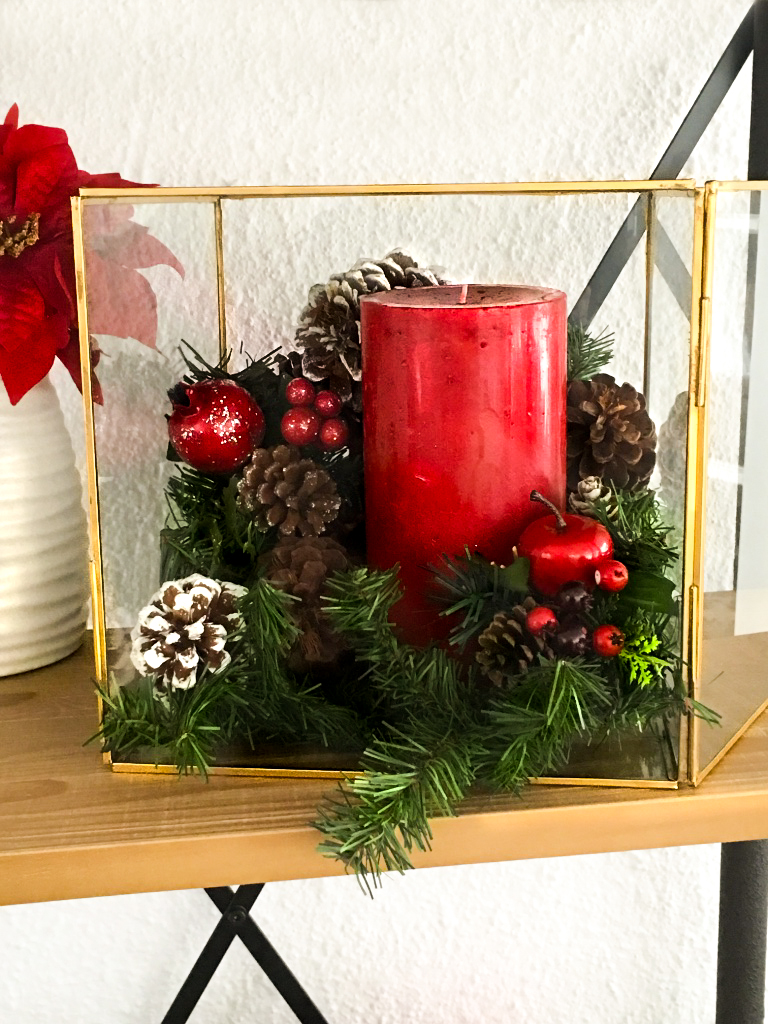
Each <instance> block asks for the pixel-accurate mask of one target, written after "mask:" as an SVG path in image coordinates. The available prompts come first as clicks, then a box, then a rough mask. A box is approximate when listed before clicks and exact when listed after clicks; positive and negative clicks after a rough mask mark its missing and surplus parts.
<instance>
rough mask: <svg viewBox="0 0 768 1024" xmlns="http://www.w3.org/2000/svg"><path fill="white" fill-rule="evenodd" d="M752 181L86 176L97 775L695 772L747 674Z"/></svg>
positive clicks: (754, 666)
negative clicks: (177, 181)
mask: <svg viewBox="0 0 768 1024" xmlns="http://www.w3.org/2000/svg"><path fill="white" fill-rule="evenodd" d="M760 199H761V192H760V190H759V189H758V188H757V187H755V186H752V185H748V184H743V183H742V184H740V185H739V184H733V183H732V184H728V185H725V184H722V183H721V184H720V186H719V187H718V186H716V185H711V184H710V185H708V186H706V187H697V186H696V185H695V184H694V183H693V182H691V181H668V182H667V181H653V182H589V183H573V184H568V183H553V184H548V183H537V184H494V185H451V186H445V185H434V186H427V185H421V186H404V185H393V186H370V187H339V188H333V187H325V186H323V187H315V188H312V187H292V188H275V187H262V188H220V189H203V188H200V189H182V188H179V189H173V188H157V189H134V190H98V189H96V190H95V189H90V190H83V192H82V194H81V196H80V197H79V198H76V199H75V200H73V217H74V225H75V250H76V262H77V271H78V288H79V291H78V303H79V322H80V334H81V353H82V359H83V392H84V397H85V409H86V426H87V443H88V475H89V481H88V482H89V497H90V510H91V547H92V552H91V569H92V572H91V579H92V598H93V601H92V607H93V628H94V647H95V660H96V680H97V683H98V688H99V708H100V714H101V732H100V737H101V741H102V743H103V746H104V749H105V757H106V760H107V761H108V762H109V763H110V764H111V766H112V768H113V770H116V771H134V772H135V771H160V772H176V771H189V770H194V771H200V772H203V773H206V772H222V773H233V774H249V773H253V774H265V773H277V774H284V775H291V774H300V775H318V774H320V775H327V776H334V777H341V776H344V775H353V774H354V773H356V772H358V771H371V770H373V769H375V770H377V771H380V772H381V771H387V772H389V773H390V774H391V775H392V776H393V777H396V778H399V779H402V778H404V777H405V774H407V773H408V772H409V771H411V770H414V771H415V770H416V769H414V767H413V766H414V764H416V763H417V762H418V765H419V766H420V768H419V770H423V771H425V772H426V771H428V770H429V764H431V763H432V761H431V760H430V759H434V758H442V759H443V760H442V761H441V763H445V759H446V758H447V759H449V760H450V759H451V758H455V759H456V761H455V763H456V765H457V766H459V765H460V766H463V767H461V771H462V772H464V776H465V777H466V778H467V779H469V778H471V779H472V780H474V781H478V782H480V783H487V784H489V785H492V786H497V787H501V788H516V787H517V786H519V785H520V784H522V783H523V782H525V781H527V780H533V781H536V782H543V783H548V784H579V783H588V784H592V785H594V784H605V785H635V786H659V787H674V786H677V785H678V784H679V783H681V782H685V781H690V782H693V783H696V782H698V781H699V779H701V778H702V777H703V776H704V775H705V774H706V772H707V771H708V770H709V768H710V767H711V766H712V765H713V764H714V763H716V762H717V760H719V758H720V757H721V756H722V754H723V752H724V751H725V750H726V749H727V748H728V746H729V745H730V744H732V743H733V742H734V741H735V739H737V738H738V736H739V735H740V734H741V732H742V731H743V730H744V729H745V728H746V726H747V724H748V723H749V722H750V721H751V720H752V719H753V718H754V717H755V716H756V715H757V714H758V713H759V711H760V710H762V708H763V707H764V705H765V702H766V700H767V699H768V682H767V681H765V680H764V679H763V674H762V673H761V671H760V665H761V663H762V662H763V660H764V655H765V654H766V653H768V639H767V638H768V596H766V595H768V590H766V584H765V579H766V578H768V545H766V544H765V543H764V542H763V538H762V534H761V522H762V517H763V509H764V507H765V505H766V501H765V500H764V495H763V491H764V490H765V488H766V484H765V479H766V475H765V473H764V471H763V467H762V464H761V445H760V439H761V437H763V436H765V432H766V430H768V423H765V424H763V423H762V419H764V418H765V417H766V416H768V413H765V412H763V411H762V410H763V408H764V407H765V403H764V402H762V401H760V398H759V395H758V394H757V387H758V384H757V382H759V381H760V380H761V379H764V374H763V367H762V363H761V360H763V359H768V354H765V355H764V354H762V353H761V348H766V349H767V351H768V346H765V345H764V344H762V343H761V341H760V338H761V332H762V333H764V331H765V329H766V317H768V307H767V308H766V309H763V305H762V304H761V303H762V302H763V300H762V295H763V292H765V289H760V288H758V287H756V283H757V282H758V281H759V279H760V275H761V274H762V273H763V270H764V269H765V267H764V265H768V263H766V258H767V257H766V252H765V251H763V250H764V248H765V246H762V247H761V245H760V241H761V239H762V241H764V240H765V238H766V237H768V233H767V232H763V233H762V235H761V234H760V232H759V228H760V225H761V223H762V219H763V215H764V211H762V210H761V206H760ZM105 325H109V328H108V329H109V330H110V331H111V332H112V333H111V334H107V333H104V332H105V330H106V326H105ZM766 379H768V378H766ZM766 498H768V495H766ZM763 563H767V564H766V565H765V566H764V565H763ZM456 770H457V772H459V768H458V767H457V769H456ZM404 773H405V774H404ZM451 777H453V775H451Z"/></svg>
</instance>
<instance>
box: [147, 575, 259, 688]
mask: <svg viewBox="0 0 768 1024" xmlns="http://www.w3.org/2000/svg"><path fill="white" fill-rule="evenodd" d="M245 593H246V590H245V587H240V586H238V585H237V584H235V583H219V582H218V581H217V580H212V579H209V578H208V577H206V576H201V575H200V574H199V573H193V574H192V575H191V576H187V577H185V578H184V579H182V580H168V581H167V582H166V583H164V584H163V585H162V587H160V589H159V590H158V591H157V593H156V594H154V595H153V596H152V598H151V599H150V602H149V604H148V605H146V607H144V608H142V609H141V611H140V612H139V618H138V622H137V623H136V626H135V627H134V629H133V631H132V633H131V639H132V641H133V645H132V647H131V661H132V662H133V664H134V666H135V668H136V669H137V671H138V672H140V673H141V675H142V676H150V677H152V678H154V679H155V685H156V686H157V688H158V689H159V690H160V691H164V690H165V689H166V688H170V689H172V690H187V689H189V688H190V687H192V686H194V685H195V684H196V683H197V681H198V673H199V672H200V671H202V669H203V668H207V669H208V670H209V671H210V672H220V671H221V670H222V669H225V668H226V667H227V665H229V663H230V661H231V656H230V654H229V651H227V650H226V643H227V640H228V639H229V638H230V636H231V635H232V633H234V632H235V631H236V630H237V629H238V628H239V627H240V626H241V625H242V621H243V618H242V615H241V614H240V612H239V611H238V609H237V600H238V599H239V598H241V597H242V596H243V595H244V594H245Z"/></svg>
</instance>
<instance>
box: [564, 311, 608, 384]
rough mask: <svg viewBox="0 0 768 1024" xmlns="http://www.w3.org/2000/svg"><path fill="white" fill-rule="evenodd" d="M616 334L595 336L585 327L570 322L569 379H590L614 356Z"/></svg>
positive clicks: (605, 333) (606, 333)
mask: <svg viewBox="0 0 768 1024" xmlns="http://www.w3.org/2000/svg"><path fill="white" fill-rule="evenodd" d="M613 343H614V335H613V334H612V333H611V332H609V331H603V332H602V333H601V334H599V335H597V337H593V336H592V335H591V334H589V333H588V332H587V331H586V330H585V329H584V328H583V327H581V326H579V325H577V324H570V323H569V324H568V380H590V379H591V378H592V377H594V376H595V374H598V373H600V372H601V371H602V370H603V369H604V368H605V367H606V366H607V365H608V363H610V361H611V359H612V358H613Z"/></svg>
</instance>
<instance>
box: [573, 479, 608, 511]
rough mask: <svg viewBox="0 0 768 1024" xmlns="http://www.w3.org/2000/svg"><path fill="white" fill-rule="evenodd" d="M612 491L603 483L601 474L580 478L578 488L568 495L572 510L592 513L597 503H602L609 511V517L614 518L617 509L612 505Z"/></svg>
mask: <svg viewBox="0 0 768 1024" xmlns="http://www.w3.org/2000/svg"><path fill="white" fill-rule="evenodd" d="M611 494H612V491H611V489H610V487H608V486H607V485H606V484H604V483H603V481H602V480H601V479H600V477H599V476H587V477H585V478H584V479H583V480H579V483H578V485H577V490H575V491H573V492H572V493H571V494H570V495H569V497H568V504H569V505H570V508H571V511H572V512H577V513H579V514H581V515H586V516H588V515H591V514H592V512H593V510H594V508H595V506H596V505H602V506H603V507H604V508H605V509H606V510H607V511H608V517H609V518H610V519H613V518H614V515H615V513H616V510H615V509H612V508H611V507H610V501H611Z"/></svg>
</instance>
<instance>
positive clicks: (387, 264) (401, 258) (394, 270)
mask: <svg viewBox="0 0 768 1024" xmlns="http://www.w3.org/2000/svg"><path fill="white" fill-rule="evenodd" d="M437 284H445V279H444V278H443V277H441V276H440V275H439V274H438V273H436V272H435V271H434V270H431V269H429V268H424V267H419V265H418V263H416V261H415V260H414V259H413V258H412V257H411V256H409V255H408V254H407V253H404V252H403V251H402V250H401V249H394V250H393V251H392V252H390V253H387V255H386V256H385V257H384V259H381V260H360V261H358V262H357V263H356V264H355V265H354V267H352V269H351V270H348V271H346V272H345V273H339V274H332V275H331V279H330V280H329V281H328V283H327V284H316V285H313V286H312V288H310V291H309V298H308V301H307V305H306V306H305V307H304V309H303V310H302V312H301V317H300V319H299V326H298V328H297V331H296V345H297V347H298V348H301V349H303V350H304V355H303V358H302V372H303V374H304V376H305V377H308V378H309V380H314V381H320V380H326V379H327V380H329V383H330V387H331V388H332V389H333V390H334V391H336V392H337V393H338V394H339V395H340V396H341V398H343V399H344V400H345V401H349V400H350V399H351V398H352V392H353V382H359V381H360V379H361V376H362V370H361V354H360V329H359V324H360V298H361V296H363V295H370V294H372V293H373V292H386V291H389V290H390V289H392V288H420V287H423V286H425V285H437ZM356 390H357V389H356Z"/></svg>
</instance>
